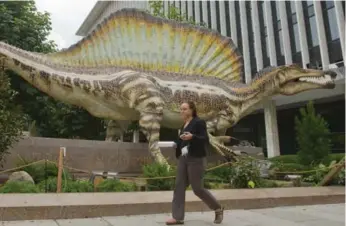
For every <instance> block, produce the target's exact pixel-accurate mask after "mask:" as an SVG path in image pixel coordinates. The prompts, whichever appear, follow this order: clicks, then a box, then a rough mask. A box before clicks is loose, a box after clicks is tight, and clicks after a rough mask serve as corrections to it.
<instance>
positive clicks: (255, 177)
mask: <svg viewBox="0 0 346 226" xmlns="http://www.w3.org/2000/svg"><path fill="white" fill-rule="evenodd" d="M231 169H232V171H231V175H230V186H231V187H232V188H248V187H249V185H250V184H253V186H254V187H259V186H260V183H261V177H260V171H259V169H258V167H257V166H256V164H254V163H253V161H252V160H251V159H250V158H242V159H240V160H239V161H238V162H237V163H236V164H235V165H234V166H233V167H232V168H231Z"/></svg>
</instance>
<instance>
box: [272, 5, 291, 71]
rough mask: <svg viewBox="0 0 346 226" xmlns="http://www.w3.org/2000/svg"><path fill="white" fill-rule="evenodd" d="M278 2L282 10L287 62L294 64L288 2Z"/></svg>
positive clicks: (282, 30) (282, 32) (282, 31)
mask: <svg viewBox="0 0 346 226" xmlns="http://www.w3.org/2000/svg"><path fill="white" fill-rule="evenodd" d="M276 4H279V10H280V16H281V18H280V19H281V34H282V42H283V46H284V55H285V63H286V64H292V49H291V42H290V34H289V32H288V20H287V11H286V2H285V1H280V2H276ZM291 4H292V2H291Z"/></svg>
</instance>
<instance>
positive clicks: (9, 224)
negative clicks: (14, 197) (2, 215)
mask: <svg viewBox="0 0 346 226" xmlns="http://www.w3.org/2000/svg"><path fill="white" fill-rule="evenodd" d="M0 225H1V226H59V225H58V224H57V223H56V222H55V221H53V220H37V221H0Z"/></svg>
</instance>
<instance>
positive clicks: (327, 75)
mask: <svg viewBox="0 0 346 226" xmlns="http://www.w3.org/2000/svg"><path fill="white" fill-rule="evenodd" d="M336 75H337V74H336V72H334V71H322V70H315V69H303V68H301V67H299V66H298V65H289V66H282V67H280V68H279V70H278V73H277V75H276V78H275V79H276V80H277V81H278V84H279V87H278V92H279V93H280V94H282V95H294V94H297V93H300V92H303V91H307V90H311V89H333V88H334V87H335V83H334V79H335V77H336Z"/></svg>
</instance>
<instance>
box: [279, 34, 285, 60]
mask: <svg viewBox="0 0 346 226" xmlns="http://www.w3.org/2000/svg"><path fill="white" fill-rule="evenodd" d="M279 43H280V53H281V55H284V54H285V53H284V43H283V39H282V30H280V31H279Z"/></svg>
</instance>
